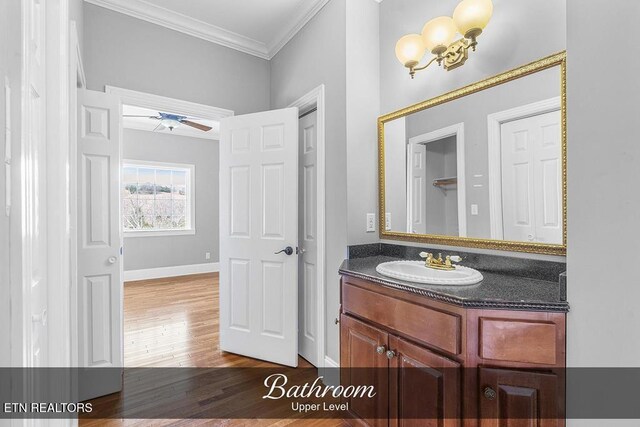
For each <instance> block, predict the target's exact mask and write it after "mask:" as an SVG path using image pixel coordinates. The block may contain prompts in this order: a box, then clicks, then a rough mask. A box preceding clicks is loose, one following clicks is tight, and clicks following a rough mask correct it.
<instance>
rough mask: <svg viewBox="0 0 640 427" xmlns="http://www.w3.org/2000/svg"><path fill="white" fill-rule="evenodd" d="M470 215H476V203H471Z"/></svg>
mask: <svg viewBox="0 0 640 427" xmlns="http://www.w3.org/2000/svg"><path fill="white" fill-rule="evenodd" d="M471 215H474V216H475V215H478V205H471Z"/></svg>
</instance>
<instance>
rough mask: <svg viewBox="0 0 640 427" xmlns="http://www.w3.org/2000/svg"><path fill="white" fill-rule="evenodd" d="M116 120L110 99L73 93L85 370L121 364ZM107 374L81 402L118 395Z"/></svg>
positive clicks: (86, 388) (88, 387)
mask: <svg viewBox="0 0 640 427" xmlns="http://www.w3.org/2000/svg"><path fill="white" fill-rule="evenodd" d="M119 122H120V107H119V102H118V100H117V99H116V98H115V97H114V96H113V95H109V94H105V93H100V92H93V91H88V90H81V91H79V92H78V232H77V235H78V242H77V247H78V280H77V283H78V285H77V286H78V335H79V336H78V352H79V358H78V360H79V363H80V365H81V367H87V368H101V367H107V368H118V367H122V366H123V346H122V333H123V332H122V304H123V287H122V280H121V278H122V263H121V224H120V223H121V221H120V157H121V155H120V125H119ZM110 372H111V373H112V375H108V376H101V377H100V381H86V382H84V383H82V382H81V384H80V397H81V399H88V398H93V397H97V396H102V395H106V394H110V393H114V392H117V391H119V390H120V389H121V388H122V384H121V374H120V373H119V371H118V370H117V369H116V370H112V371H110ZM86 378H88V377H86Z"/></svg>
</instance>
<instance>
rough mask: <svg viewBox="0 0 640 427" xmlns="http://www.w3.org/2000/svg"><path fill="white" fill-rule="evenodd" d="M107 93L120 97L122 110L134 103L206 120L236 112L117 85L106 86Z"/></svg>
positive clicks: (222, 117)
mask: <svg viewBox="0 0 640 427" xmlns="http://www.w3.org/2000/svg"><path fill="white" fill-rule="evenodd" d="M104 91H105V92H106V93H110V94H114V95H117V96H118V98H120V112H121V113H122V105H133V106H136V107H143V108H151V109H154V110H158V111H171V112H174V113H180V114H184V115H186V116H195V117H199V118H201V119H206V120H215V121H220V120H222V119H224V118H225V117H231V116H233V115H234V112H233V111H231V110H226V109H224V108H218V107H212V106H209V105H204V104H198V103H195V102H189V101H184V100H181V99H175V98H168V97H166V96H161V95H154V94H151V93H145V92H138V91H136V90H130V89H123V88H119V87H115V86H105V88H104Z"/></svg>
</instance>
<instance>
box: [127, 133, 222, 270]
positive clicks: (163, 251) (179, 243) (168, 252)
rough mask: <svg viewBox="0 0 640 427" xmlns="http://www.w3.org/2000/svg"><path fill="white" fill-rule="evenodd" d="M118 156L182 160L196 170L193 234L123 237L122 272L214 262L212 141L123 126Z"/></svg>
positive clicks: (215, 158)
mask: <svg viewBox="0 0 640 427" xmlns="http://www.w3.org/2000/svg"><path fill="white" fill-rule="evenodd" d="M123 159H125V160H147V161H152V160H153V161H158V162H167V163H187V164H192V165H195V171H196V177H195V187H196V192H195V202H196V234H195V235H185V236H164V237H125V239H124V270H125V271H129V270H142V269H146V268H157V267H172V266H178V265H191V264H202V263H210V262H218V260H219V259H220V257H219V235H218V233H219V230H218V214H219V212H218V211H219V209H218V207H219V204H218V198H219V197H218V190H219V189H218V171H219V164H220V162H219V144H218V141H213V140H207V139H200V138H189V137H186V136H175V135H169V134H163V133H153V132H145V131H139V130H133V129H125V130H124V148H123ZM205 252H211V259H210V260H206V259H205Z"/></svg>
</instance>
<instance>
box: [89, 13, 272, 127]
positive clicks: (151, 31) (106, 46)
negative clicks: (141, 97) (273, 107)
mask: <svg viewBox="0 0 640 427" xmlns="http://www.w3.org/2000/svg"><path fill="white" fill-rule="evenodd" d="M84 10H85V14H84V20H85V25H84V27H85V31H84V37H85V44H84V52H85V59H84V62H85V64H84V65H85V71H86V74H87V80H88V88H89V89H93V90H99V91H102V90H103V89H104V86H105V85H110V86H117V87H122V88H125V89H132V90H137V91H141V92H147V93H152V94H156V95H163V96H167V97H170V98H176V99H181V100H185V101H192V102H198V103H201V104H205V105H211V106H214V107H221V108H227V109H230V110H233V111H235V113H236V114H243V113H251V112H256V111H263V110H268V109H269V62H268V61H265V60H263V59H260V58H257V57H255V56H251V55H247V54H244V53H242V52H238V51H236V50H233V49H229V48H226V47H223V46H219V45H216V44H214V43H210V42H207V41H205V40H201V39H198V38H195V37H191V36H188V35H186V34H182V33H179V32H177V31H173V30H169V29H167V28H163V27H161V26H158V25H154V24H151V23H148V22H146V21H141V20H139V19H135V18H132V17H129V16H127V15H123V14H120V13H116V12H112V11H110V10H108V9H104V8H101V7H98V6H94V5H90V4H86V5H85V8H84Z"/></svg>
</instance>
